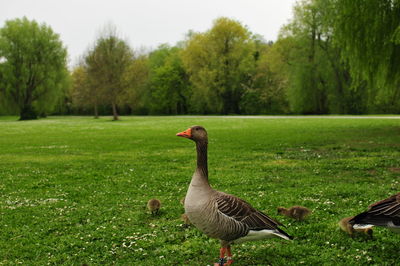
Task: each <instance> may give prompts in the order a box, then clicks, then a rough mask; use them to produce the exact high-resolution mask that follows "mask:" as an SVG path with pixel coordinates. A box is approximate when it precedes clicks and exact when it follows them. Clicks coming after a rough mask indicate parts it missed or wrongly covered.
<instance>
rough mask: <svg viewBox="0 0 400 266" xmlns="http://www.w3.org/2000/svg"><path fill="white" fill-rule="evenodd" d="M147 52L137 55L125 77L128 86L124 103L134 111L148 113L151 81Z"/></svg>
mask: <svg viewBox="0 0 400 266" xmlns="http://www.w3.org/2000/svg"><path fill="white" fill-rule="evenodd" d="M148 61H149V59H148V55H147V54H139V55H138V56H135V58H134V59H133V61H132V63H131V64H130V66H129V68H128V70H127V72H126V73H125V75H124V79H125V82H126V84H129V85H128V88H127V89H126V90H125V92H124V96H123V98H124V99H125V100H124V103H125V104H126V105H127V106H128V107H129V108H130V109H131V110H132V112H133V113H138V114H148V112H149V110H148V109H149V105H148V104H147V103H146V96H147V92H148V83H149V63H148Z"/></svg>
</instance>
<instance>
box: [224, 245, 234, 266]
mask: <svg viewBox="0 0 400 266" xmlns="http://www.w3.org/2000/svg"><path fill="white" fill-rule="evenodd" d="M226 252H227V255H228V257H227V258H226V259H227V262H226V264H225V265H231V264H232V263H233V259H232V252H231V245H228V247H227V248H226Z"/></svg>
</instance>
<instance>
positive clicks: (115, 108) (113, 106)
mask: <svg viewBox="0 0 400 266" xmlns="http://www.w3.org/2000/svg"><path fill="white" fill-rule="evenodd" d="M112 111H113V120H119V118H118V113H117V105H116V104H115V103H112Z"/></svg>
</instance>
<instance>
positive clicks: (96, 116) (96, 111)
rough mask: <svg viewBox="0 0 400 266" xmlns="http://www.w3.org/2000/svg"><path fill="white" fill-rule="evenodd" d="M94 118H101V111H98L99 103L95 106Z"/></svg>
mask: <svg viewBox="0 0 400 266" xmlns="http://www.w3.org/2000/svg"><path fill="white" fill-rule="evenodd" d="M94 118H95V119H98V118H99V110H97V103H95V104H94Z"/></svg>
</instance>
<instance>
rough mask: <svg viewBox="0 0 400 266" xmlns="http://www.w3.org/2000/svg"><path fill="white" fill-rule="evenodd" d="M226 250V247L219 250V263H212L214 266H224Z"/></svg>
mask: <svg viewBox="0 0 400 266" xmlns="http://www.w3.org/2000/svg"><path fill="white" fill-rule="evenodd" d="M226 250H227V248H226V247H221V249H220V250H219V261H218V263H214V266H224V265H225V264H224V262H225V253H226Z"/></svg>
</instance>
